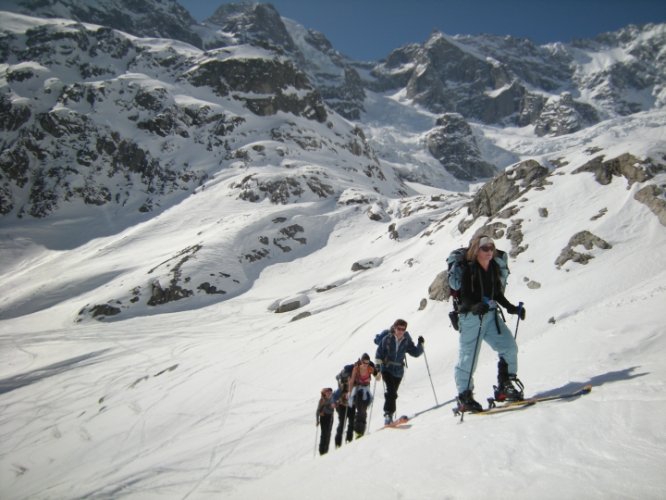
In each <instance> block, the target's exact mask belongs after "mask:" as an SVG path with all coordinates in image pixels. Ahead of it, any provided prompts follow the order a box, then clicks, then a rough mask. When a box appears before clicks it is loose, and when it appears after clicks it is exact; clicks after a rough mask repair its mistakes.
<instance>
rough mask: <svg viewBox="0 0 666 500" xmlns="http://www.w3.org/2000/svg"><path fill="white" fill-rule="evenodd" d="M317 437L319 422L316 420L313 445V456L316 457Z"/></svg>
mask: <svg viewBox="0 0 666 500" xmlns="http://www.w3.org/2000/svg"><path fill="white" fill-rule="evenodd" d="M317 437H319V422H317V427H315V445H314V457H313V458H317Z"/></svg>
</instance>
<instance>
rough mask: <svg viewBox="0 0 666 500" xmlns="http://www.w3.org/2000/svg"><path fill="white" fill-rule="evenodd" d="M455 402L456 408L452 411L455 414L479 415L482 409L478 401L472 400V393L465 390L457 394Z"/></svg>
mask: <svg viewBox="0 0 666 500" xmlns="http://www.w3.org/2000/svg"><path fill="white" fill-rule="evenodd" d="M457 400H458V408H457V409H456V410H455V411H454V413H456V414H459V413H464V412H467V411H468V412H471V413H479V412H482V411H483V407H482V406H481V404H480V403H479V402H478V401H476V400H475V399H474V396H473V395H472V391H470V390H466V391H465V392H461V393H460V394H458V397H457Z"/></svg>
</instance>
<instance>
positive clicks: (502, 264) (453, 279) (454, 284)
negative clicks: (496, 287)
mask: <svg viewBox="0 0 666 500" xmlns="http://www.w3.org/2000/svg"><path fill="white" fill-rule="evenodd" d="M466 255H467V248H456V249H455V250H453V251H452V252H451V253H450V254H449V256H448V257H447V258H446V265H447V280H446V283H445V284H446V285H448V288H449V291H450V293H451V298H452V300H453V310H452V311H451V312H450V313H449V319H450V320H451V325H452V326H453V328H454V329H455V330H458V328H459V324H458V320H459V317H460V288H461V287H462V279H463V274H464V271H465V267H466V266H468V265H469V263H468V262H467V257H466ZM493 260H494V261H495V263H496V264H497V268H498V269H499V274H500V282H501V283H502V293H504V289H505V288H506V283H507V280H508V279H509V257H508V255H507V254H506V252H503V251H502V250H495V257H494V259H493Z"/></svg>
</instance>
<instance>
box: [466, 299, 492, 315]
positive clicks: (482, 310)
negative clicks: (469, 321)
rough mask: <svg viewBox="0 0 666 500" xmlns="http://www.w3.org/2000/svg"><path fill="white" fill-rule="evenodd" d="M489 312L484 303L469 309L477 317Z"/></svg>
mask: <svg viewBox="0 0 666 500" xmlns="http://www.w3.org/2000/svg"><path fill="white" fill-rule="evenodd" d="M489 310H490V307H489V306H488V304H486V303H485V302H479V303H478V304H474V305H473V306H472V307H470V311H471V312H472V314H476V315H477V316H483V315H484V314H486V313H487V312H488V311H489Z"/></svg>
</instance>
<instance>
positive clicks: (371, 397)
mask: <svg viewBox="0 0 666 500" xmlns="http://www.w3.org/2000/svg"><path fill="white" fill-rule="evenodd" d="M376 389H377V377H375V382H374V383H373V384H372V394H371V395H370V413H369V414H368V426H367V427H368V434H370V422H372V408H373V406H374V405H375V392H376Z"/></svg>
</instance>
